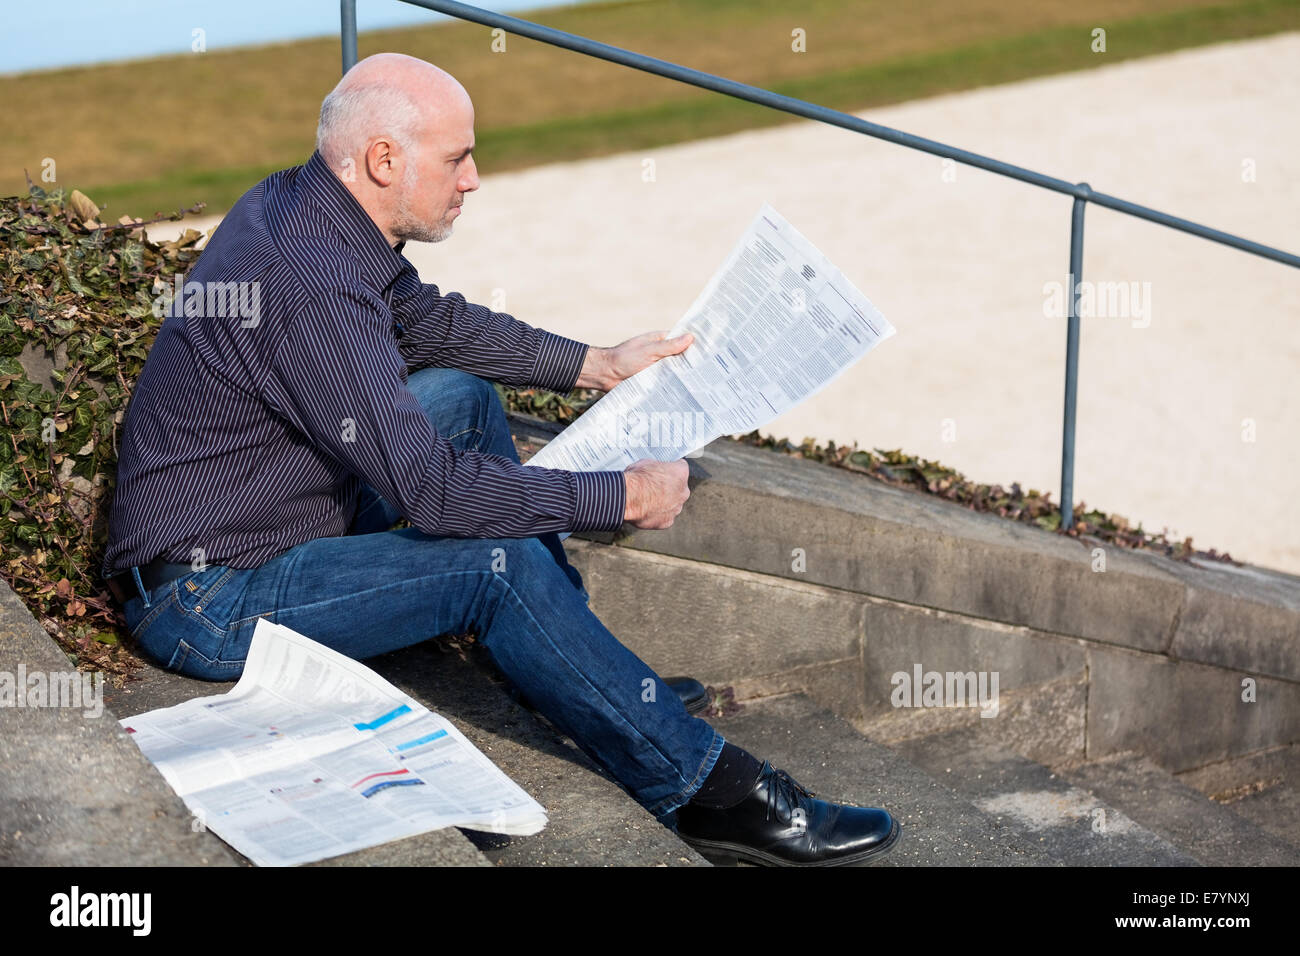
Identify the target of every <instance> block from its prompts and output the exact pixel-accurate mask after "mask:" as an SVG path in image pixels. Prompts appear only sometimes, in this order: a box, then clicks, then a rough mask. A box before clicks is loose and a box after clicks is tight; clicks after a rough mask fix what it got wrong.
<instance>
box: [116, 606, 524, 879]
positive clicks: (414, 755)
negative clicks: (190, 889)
mask: <svg viewBox="0 0 1300 956" xmlns="http://www.w3.org/2000/svg"><path fill="white" fill-rule="evenodd" d="M121 724H122V727H123V728H124V729H125V730H126V732H127V733H128V734H130V735H131V737H132V739H133V740H134V741H135V742H136V744H137V745H139V747H140V749H141V750H142V751H143V752H144V754H145V756H146V757H148V758H149V760H150V761H152V762H153V764H154V766H155V767H157V768H158V770H159V771H160V772H161V773H162V775H163V777H164V778H165V779H166V780H167V782H168V783H169V784H171V786H172V788H173V789H174V790H175V791H176V792H177V793H178V794H179V795H180V797H181V799H182V800H184V801H185V804H186V806H187V807H189V809H190V811H191V812H192V813H193V814H194V816H195V818H196V820H197V821H198V823H200V824H202V825H203V826H205V827H206V828H207V829H208V830H211V831H212V832H213V833H215V834H216V835H217V836H219V837H220V838H221V839H223V840H225V841H226V843H228V844H230V845H231V846H232V847H234V848H235V849H236V850H238V851H239V852H240V853H242V854H243V855H244V856H246V857H248V858H249V859H250V860H252V861H253V862H254V863H256V864H257V865H258V866H291V865H294V864H299V863H310V862H312V861H314V860H322V859H325V858H327V857H332V856H338V855H340V854H343V853H349V852H351V851H353V850H360V849H364V848H365V847H369V846H375V845H377V844H380V843H387V842H389V841H391V840H397V839H401V838H403V837H409V836H414V835H416V834H419V833H425V832H427V831H429V830H437V829H440V828H442V827H448V826H463V827H468V828H470V829H474V830H486V831H490V832H494V833H507V834H519V835H526V834H531V833H536V832H538V831H539V830H541V829H542V827H543V826H545V824H546V811H545V810H544V809H543V808H542V806H541V805H540V804H539V803H537V801H535V800H534V799H533V798H532V797H530V796H529V795H528V794H527V793H525V792H524V791H523V790H522V789H521V788H520V787H519V786H518V785H517V784H515V783H514V782H513V781H512V780H511V779H510V778H509V777H507V776H506V775H505V774H504V773H502V772H501V771H500V770H499V769H498V768H497V767H496V766H495V765H494V764H493V763H492V762H491V761H490V760H488V759H487V757H485V756H483V754H482V753H481V752H480V751H479V750H478V749H477V748H476V747H475V746H474V745H473V744H471V743H470V742H469V741H468V740H466V739H465V737H464V735H463V734H461V732H460V731H458V730H457V729H456V728H455V727H453V726H452V725H451V724H450V723H449V722H448V721H447V720H445V719H444V718H442V717H440V716H438V715H437V714H435V713H433V712H431V711H429V710H428V709H427V708H426V707H424V706H423V705H422V704H420V703H419V701H417V700H415V699H414V698H412V697H409V696H407V695H406V694H404V693H402V692H401V691H400V690H398V689H397V688H396V687H394V686H393V685H392V684H390V683H388V681H386V680H384V679H383V678H382V677H380V676H379V675H378V674H376V673H375V672H374V671H372V670H370V669H369V668H367V667H364V666H363V665H361V664H359V663H357V662H356V661H354V660H351V659H350V658H347V657H344V656H343V655H342V654H339V653H338V652H336V651H333V650H331V649H329V648H328V647H325V646H324V645H322V644H318V643H317V642H315V641H313V640H310V639H309V638H306V637H304V636H303V635H301V634H299V633H297V632H296V631H293V630H291V629H289V628H287V627H284V626H282V625H279V624H274V623H272V622H270V621H268V620H266V619H262V620H259V621H258V622H257V627H256V629H255V630H254V632H253V640H252V645H251V647H250V649H249V654H248V662H247V664H246V665H245V667H244V673H243V676H242V677H241V678H240V679H239V683H237V684H236V685H235V687H234V688H233V689H232V690H231V691H230V692H229V693H227V694H220V695H216V696H211V697H199V698H195V699H193V700H188V701H185V702H184V703H182V704H177V705H176V706H175V707H167V708H163V709H161V710H155V711H151V712H149V713H147V714H141V715H139V716H137V717H131V718H128V719H126V720H123V721H121Z"/></svg>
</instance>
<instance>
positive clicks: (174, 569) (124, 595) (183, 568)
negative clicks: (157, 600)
mask: <svg viewBox="0 0 1300 956" xmlns="http://www.w3.org/2000/svg"><path fill="white" fill-rule="evenodd" d="M193 570H194V566H193V565H190V564H178V563H177V562H175V561H164V560H163V559H162V558H155V559H154V560H152V561H150V562H149V563H148V564H143V565H141V566H140V582H141V583H142V584H143V585H144V587H145V590H146V591H148V592H150V593H151V594H152V593H153V592H154V591H156V590H157V589H158V588H160V587H162V586H163V585H164V584H166V583H167V582H168V581H172V580H174V579H176V578H179V577H180V576H181V575H183V574H189V573H190V572H191V571H193ZM107 584H108V589H109V591H111V592H112V593H113V597H115V598H117V603H118V604H125V603H126V602H127V601H129V600H131V598H133V597H139V596H140V594H139V589H138V588H137V587H136V586H135V576H134V575H133V574H131V569H130V568H128V569H127V570H126V571H123V572H122V573H121V574H115V575H113V576H112V577H111V578H109V579H108V581H107Z"/></svg>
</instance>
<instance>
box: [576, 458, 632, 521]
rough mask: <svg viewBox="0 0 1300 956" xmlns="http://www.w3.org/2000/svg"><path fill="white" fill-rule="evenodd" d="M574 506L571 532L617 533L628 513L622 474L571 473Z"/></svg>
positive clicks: (612, 472)
mask: <svg viewBox="0 0 1300 956" xmlns="http://www.w3.org/2000/svg"><path fill="white" fill-rule="evenodd" d="M570 474H572V475H573V480H574V486H575V489H576V492H577V495H576V497H577V506H576V507H575V508H574V510H573V527H572V528H571V529H570V530H572V531H617V530H618V529H619V528H621V527H623V515H625V514H626V513H627V479H626V478H624V477H623V472H621V471H574V472H570Z"/></svg>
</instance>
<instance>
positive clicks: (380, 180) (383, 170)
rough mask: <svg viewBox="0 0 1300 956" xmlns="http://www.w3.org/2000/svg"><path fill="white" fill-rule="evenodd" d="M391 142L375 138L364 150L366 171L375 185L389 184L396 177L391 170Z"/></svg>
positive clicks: (392, 156) (392, 155) (392, 157)
mask: <svg viewBox="0 0 1300 956" xmlns="http://www.w3.org/2000/svg"><path fill="white" fill-rule="evenodd" d="M394 159H395V156H394V153H393V144H392V143H390V142H389V141H388V140H386V139H377V140H375V141H374V142H373V143H371V144H370V148H369V149H367V150H366V172H367V173H368V174H369V176H370V178H371V180H372V181H373V182H374V183H375V185H377V186H391V185H392V184H393V181H394V180H395V179H396V178H397V174H396V173H395V172H394V171H393V160H394Z"/></svg>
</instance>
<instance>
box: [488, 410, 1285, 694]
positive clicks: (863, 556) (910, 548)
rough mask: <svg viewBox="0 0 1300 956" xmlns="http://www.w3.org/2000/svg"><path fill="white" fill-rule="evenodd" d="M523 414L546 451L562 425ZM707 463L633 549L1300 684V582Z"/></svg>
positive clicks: (783, 467)
mask: <svg viewBox="0 0 1300 956" xmlns="http://www.w3.org/2000/svg"><path fill="white" fill-rule="evenodd" d="M511 422H512V426H513V430H514V431H515V433H516V434H517V435H518V436H520V437H522V438H526V439H528V440H530V441H532V442H534V443H536V444H538V445H540V444H544V443H545V442H546V441H548V440H549V439H550V438H551V437H553V435H554V434H555V433H556V432H557V431H558V430H559V429H558V426H556V425H554V424H552V423H549V422H541V421H539V420H536V419H531V418H527V417H525V416H519V415H514V416H511ZM692 468H693V470H695V472H697V473H699V474H700V477H699V479H698V480H696V481H693V485H694V489H693V493H692V496H691V500H690V501H689V502H687V505H686V508H685V510H684V511H683V512H682V515H681V516H680V517H679V518H678V520H677V522H676V524H675V525H674V526H673V527H672V528H670V529H668V530H666V531H654V532H645V531H638V530H637V529H634V528H632V527H631V526H630V525H629V526H625V527H624V534H623V535H622V536H620V538H619V540H618V542H617V543H618V545H619V546H620V547H624V548H629V549H634V550H640V551H648V552H653V553H657V554H662V555H670V556H674V557H679V558H685V559H688V560H693V561H700V562H708V563H711V564H715V565H720V566H724V567H729V568H734V569H737V570H744V571H751V572H755V573H758V574H762V575H768V576H771V577H776V578H784V579H786V580H791V581H800V582H803V583H808V584H817V585H823V586H825V587H830V588H836V589H839V590H843V591H849V592H853V593H855V594H860V595H870V596H874V597H881V598H886V599H889V600H891V601H896V602H899V603H902V604H910V605H916V606H918V607H926V608H935V609H940V610H946V611H953V612H956V613H959V614H964V615H968V616H970V617H976V618H982V619H984V620H988V621H994V622H1000V623H1005V624H1012V625H1019V626H1023V627H1029V628H1033V629H1034V630H1037V631H1042V632H1046V633H1052V634H1057V635H1062V636H1067V637H1078V638H1083V639H1085V640H1088V641H1093V642H1098V643H1103V644H1114V645H1119V646H1122V647H1129V648H1133V649H1135V650H1144V651H1154V652H1160V653H1166V652H1167V653H1172V654H1173V655H1174V656H1177V657H1181V658H1186V659H1189V660H1197V661H1200V662H1202V663H1208V664H1217V665H1220V666H1224V667H1232V668H1236V669H1245V670H1250V671H1252V672H1254V673H1260V674H1267V675H1268V676H1273V677H1279V678H1283V679H1286V680H1292V681H1300V577H1296V576H1294V575H1289V574H1284V573H1282V572H1277V571H1270V570H1268V569H1264V568H1254V567H1242V568H1235V567H1232V566H1230V565H1221V564H1218V563H1215V562H1198V563H1196V564H1191V563H1185V562H1180V561H1174V560H1171V559H1168V558H1164V557H1162V556H1160V555H1155V554H1151V553H1147V552H1138V551H1127V550H1125V549H1121V548H1116V547H1113V546H1107V545H1103V544H1101V543H1100V542H1093V541H1086V540H1084V541H1081V540H1074V539H1070V538H1067V537H1064V536H1061V535H1057V534H1053V533H1050V532H1047V531H1043V530H1041V529H1038V528H1035V527H1032V526H1030V525H1026V524H1022V523H1019V522H1015V521H1009V520H1006V519H1004V518H999V517H997V516H994V515H989V514H982V513H978V512H974V511H970V510H968V509H966V508H962V507H960V506H958V505H955V504H953V503H952V502H948V501H944V500H942V499H939V498H934V497H931V496H928V495H925V494H921V493H919V492H912V491H907V490H902V489H898V488H893V487H890V486H888V485H885V484H883V483H881V482H877V481H873V480H871V479H869V478H866V477H864V476H861V475H855V474H853V473H851V472H846V471H843V470H840V469H836V468H830V467H827V466H825V465H822V464H820V463H818V462H813V461H806V460H803V459H800V458H794V457H791V456H787V455H780V454H776V453H773V452H771V451H768V450H765V449H759V448H752V447H749V446H746V445H740V444H737V443H735V442H729V441H725V440H719V441H715V442H713V443H712V444H711V445H709V446H708V447H707V448H706V449H705V450H704V452H703V454H702V455H701V456H700V458H698V459H696V460H695V461H694V462H693V463H692ZM582 536H583V537H586V538H588V539H589V540H594V541H604V542H610V541H612V540H613V537H614V536H612V535H600V534H591V535H582ZM1094 547H1100V548H1102V549H1103V551H1104V552H1105V562H1106V564H1105V571H1104V572H1099V571H1094V570H1093V563H1094V562H1093V548H1094ZM795 549H802V553H803V559H804V561H805V569H804V570H801V571H798V570H795V569H794V567H795V559H794V551H795Z"/></svg>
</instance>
